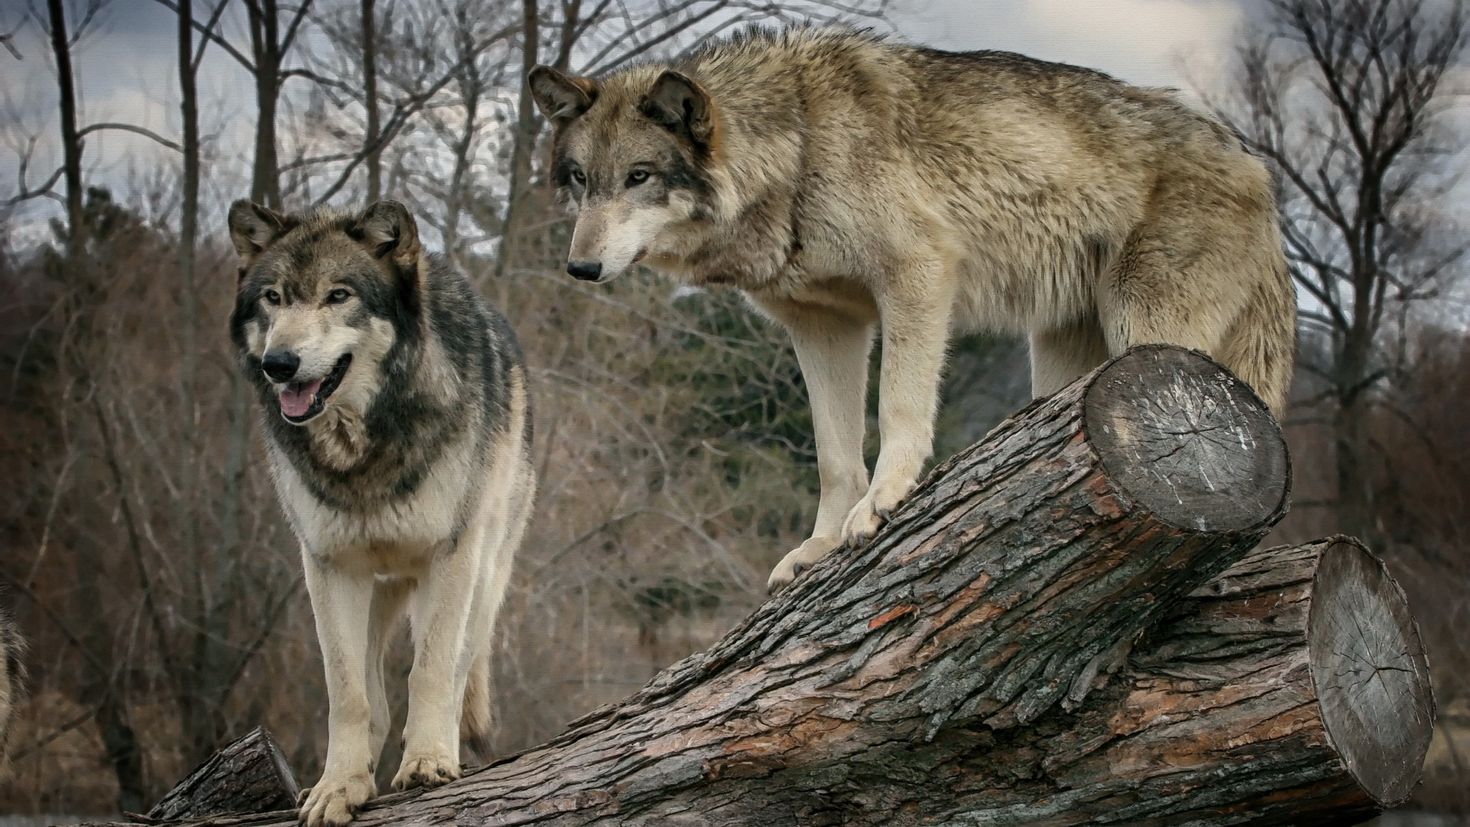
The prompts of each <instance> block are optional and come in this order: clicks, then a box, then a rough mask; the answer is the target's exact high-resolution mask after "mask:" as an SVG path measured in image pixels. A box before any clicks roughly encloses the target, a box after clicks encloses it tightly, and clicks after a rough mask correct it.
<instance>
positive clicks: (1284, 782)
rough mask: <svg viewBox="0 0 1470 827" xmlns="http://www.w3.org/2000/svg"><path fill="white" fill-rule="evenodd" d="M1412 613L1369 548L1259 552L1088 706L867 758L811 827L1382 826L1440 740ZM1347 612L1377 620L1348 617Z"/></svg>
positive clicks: (1200, 594)
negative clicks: (886, 826) (888, 824)
mask: <svg viewBox="0 0 1470 827" xmlns="http://www.w3.org/2000/svg"><path fill="white" fill-rule="evenodd" d="M1407 608H1408V604H1407V601H1406V599H1405V597H1404V594H1403V592H1402V591H1401V590H1400V589H1399V587H1398V585H1397V583H1395V582H1394V581H1393V579H1392V578H1391V577H1389V576H1388V573H1387V571H1386V570H1385V569H1384V567H1383V564H1382V563H1381V562H1379V561H1378V560H1377V559H1376V558H1375V557H1373V555H1371V554H1370V553H1368V552H1367V551H1366V550H1365V549H1364V548H1363V546H1362V545H1361V544H1360V543H1359V542H1358V541H1356V540H1351V539H1348V538H1344V537H1333V538H1328V539H1326V540H1319V541H1316V542H1313V543H1308V544H1305V545H1301V546H1294V547H1292V546H1282V547H1277V548H1272V549H1260V550H1256V551H1253V552H1251V553H1250V554H1249V555H1247V556H1246V557H1245V558H1244V559H1242V560H1241V561H1240V562H1239V563H1237V564H1235V565H1234V566H1232V567H1231V568H1230V569H1229V570H1227V571H1226V572H1225V573H1223V574H1222V575H1220V576H1219V577H1217V578H1215V579H1214V580H1212V581H1211V582H1209V583H1207V584H1206V585H1205V586H1203V587H1202V588H1200V589H1199V590H1197V591H1196V592H1195V593H1194V594H1193V595H1191V596H1190V597H1189V598H1188V599H1187V600H1185V601H1183V602H1181V603H1180V604H1178V605H1177V606H1175V607H1174V608H1173V609H1172V610H1171V611H1170V612H1169V613H1168V615H1167V616H1166V617H1165V618H1164V619H1163V620H1162V621H1161V622H1160V624H1159V625H1158V626H1157V627H1156V628H1155V629H1154V630H1153V631H1151V632H1150V633H1149V634H1148V636H1147V637H1146V638H1145V639H1144V640H1143V641H1142V642H1141V643H1140V645H1139V646H1138V647H1137V648H1136V649H1135V651H1134V653H1133V655H1132V656H1131V657H1130V658H1129V661H1128V664H1127V667H1126V668H1125V669H1124V670H1122V672H1121V673H1120V674H1118V675H1116V676H1114V677H1113V678H1112V679H1111V680H1109V681H1108V682H1107V685H1106V686H1105V687H1103V688H1102V689H1100V690H1099V691H1097V692H1095V693H1094V694H1093V695H1092V697H1090V698H1089V699H1088V700H1087V702H1086V703H1085V704H1084V705H1083V708H1082V709H1080V710H1078V711H1077V712H1076V713H1072V714H1066V713H1063V714H1056V715H1048V716H1046V717H1045V718H1044V719H1043V720H1042V721H1040V722H1038V723H1037V724H1035V725H1033V726H1030V727H1026V728H1023V729H1017V730H1011V731H1009V732H999V733H997V732H990V731H987V730H986V729H985V728H984V727H978V726H974V725H967V726H964V727H957V728H953V729H950V730H947V731H946V732H944V733H942V734H941V735H940V737H938V738H936V739H935V740H934V741H933V742H931V743H929V744H922V745H908V746H904V747H901V748H898V749H895V750H893V751H892V752H889V753H882V752H878V753H874V754H871V755H865V756H862V761H861V762H860V763H854V764H852V765H850V766H848V767H846V768H844V771H843V773H842V774H841V775H840V776H838V779H839V780H838V782H837V783H835V784H834V785H833V788H832V789H841V788H847V789H849V790H850V791H851V796H852V798H849V799H848V800H847V801H846V802H844V803H845V807H844V809H842V810H841V811H840V812H838V811H834V812H832V813H830V814H828V815H829V816H830V817H828V818H826V819H823V820H821V821H817V820H815V819H808V818H803V819H802V820H801V821H802V823H803V824H806V823H830V824H859V825H862V824H873V825H877V824H881V823H884V820H883V818H884V816H882V815H880V813H885V812H886V813H888V814H901V815H891V816H890V817H891V818H892V819H893V822H895V823H923V824H984V825H993V827H1005V826H1006V825H1021V824H1027V825H1031V824H1040V825H1054V826H1055V825H1077V824H1130V825H1132V824H1142V825H1186V824H1187V825H1201V827H1203V826H1205V825H1234V824H1261V825H1265V824H1292V825H1313V824H1322V825H1327V824H1334V825H1338V824H1355V823H1359V822H1362V821H1366V820H1368V819H1370V818H1372V817H1374V816H1375V815H1377V814H1378V812H1380V811H1381V810H1382V809H1383V808H1385V807H1389V806H1394V805H1396V804H1400V803H1402V802H1403V801H1404V799H1406V798H1407V797H1408V794H1409V792H1410V790H1411V789H1412V787H1413V786H1414V784H1415V783H1416V782H1417V780H1418V777H1419V771H1420V768H1421V766H1422V764H1423V760H1424V755H1425V752H1426V750H1427V749H1428V745H1429V738H1430V735H1431V732H1432V729H1433V704H1432V702H1431V701H1430V698H1429V672H1428V668H1427V664H1426V663H1425V660H1424V654H1423V649H1422V647H1421V646H1420V642H1419V635H1418V630H1417V628H1416V627H1415V626H1414V624H1413V622H1412V620H1410V619H1409V617H1408V613H1407ZM1344 610H1347V611H1348V612H1349V613H1350V614H1352V615H1354V616H1356V617H1358V618H1361V619H1363V620H1362V622H1361V624H1357V623H1349V624H1346V625H1344V624H1343V623H1341V621H1340V613H1341V612H1342V611H1344ZM1368 618H1372V620H1371V621H1370V620H1367V619H1368ZM1385 677H1387V678H1388V680H1387V681H1384V678H1385ZM1340 687H1353V688H1354V691H1352V692H1350V693H1347V695H1346V698H1347V699H1346V700H1343V698H1344V693H1343V692H1342V691H1341V690H1340V689H1339V688H1340ZM1362 724H1371V726H1370V727H1369V728H1368V729H1367V730H1366V731H1365V730H1360V729H1358V727H1359V726H1361V725H1362ZM1345 732H1346V733H1348V736H1347V737H1344V736H1343V733H1345ZM894 767H901V768H903V771H902V775H901V776H899V777H898V778H894V777H893V771H892V768H894ZM859 797H860V798H859ZM834 798H835V797H834ZM854 798H859V800H862V801H863V802H865V803H864V804H863V805H862V806H854V805H853V804H852V800H853V799H854Z"/></svg>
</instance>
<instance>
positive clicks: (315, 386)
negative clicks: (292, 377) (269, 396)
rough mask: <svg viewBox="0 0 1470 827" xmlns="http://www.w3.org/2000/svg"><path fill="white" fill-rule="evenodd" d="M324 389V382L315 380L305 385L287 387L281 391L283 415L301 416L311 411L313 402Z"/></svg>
mask: <svg viewBox="0 0 1470 827" xmlns="http://www.w3.org/2000/svg"><path fill="white" fill-rule="evenodd" d="M321 389H322V380H320V379H313V380H312V381H310V382H307V383H306V384H304V385H295V384H292V385H287V386H286V389H285V390H283V391H281V397H280V399H281V413H283V414H285V415H286V416H301V415H302V414H305V413H306V412H307V411H309V410H311V400H312V399H313V398H314V397H315V396H316V392H317V391H319V390H321Z"/></svg>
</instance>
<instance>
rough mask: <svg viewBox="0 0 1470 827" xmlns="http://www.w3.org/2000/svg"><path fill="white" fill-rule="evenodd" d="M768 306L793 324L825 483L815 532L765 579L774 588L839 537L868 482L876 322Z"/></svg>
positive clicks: (815, 309)
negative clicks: (865, 438) (866, 461)
mask: <svg viewBox="0 0 1470 827" xmlns="http://www.w3.org/2000/svg"><path fill="white" fill-rule="evenodd" d="M767 309H768V310H769V311H770V312H771V314H772V315H773V316H775V317H776V318H777V320H779V321H781V322H782V323H783V324H784V325H785V326H786V329H787V330H788V332H790V334H791V343H792V346H793V347H794V348H795V350H796V360H797V362H798V363H800V365H801V375H802V379H803V381H804V382H805V383H806V388H807V395H808V396H809V397H810V400H811V407H812V428H813V431H814V432H815V436H816V439H817V473H818V475H819V476H820V478H821V483H822V495H821V500H820V501H819V503H818V505H817V519H816V524H815V526H814V527H813V528H812V534H811V537H810V538H809V539H807V541H806V542H804V543H802V544H801V545H800V546H798V547H797V548H796V549H795V550H793V551H791V552H789V553H787V555H786V556H785V557H783V558H782V559H781V562H780V563H777V564H776V567H775V569H773V570H772V571H771V576H770V578H769V579H768V580H767V581H766V588H767V589H768V590H770V591H773V592H774V591H776V590H777V589H780V588H782V587H784V586H786V585H787V584H788V583H790V582H791V580H792V579H793V578H794V577H796V575H797V574H799V573H800V571H801V569H803V568H805V567H807V566H810V565H811V564H813V563H815V562H816V561H818V560H820V559H822V557H824V556H825V555H826V554H827V552H829V551H831V550H832V549H834V548H836V547H837V546H838V545H839V544H840V543H841V542H842V521H843V519H844V518H846V517H847V514H848V512H849V511H850V510H851V509H852V506H853V504H854V503H856V502H857V501H858V500H859V499H861V498H862V496H863V492H864V491H865V490H866V489H867V487H868V468H867V466H866V465H865V464H864V463H863V431H864V428H865V426H866V424H867V423H866V422H865V421H864V420H865V416H866V411H865V410H864V408H865V407H866V399H867V394H868V354H869V353H870V352H871V350H872V346H873V325H872V323H871V322H869V321H867V320H865V319H861V318H856V317H854V316H852V315H849V314H844V313H839V312H836V311H833V310H830V309H827V308H824V307H813V306H808V305H797V304H795V303H782V304H780V305H777V306H767Z"/></svg>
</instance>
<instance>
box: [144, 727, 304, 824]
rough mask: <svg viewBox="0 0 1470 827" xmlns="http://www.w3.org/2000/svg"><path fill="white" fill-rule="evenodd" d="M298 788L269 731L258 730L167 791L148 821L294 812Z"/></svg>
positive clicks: (252, 731)
mask: <svg viewBox="0 0 1470 827" xmlns="http://www.w3.org/2000/svg"><path fill="white" fill-rule="evenodd" d="M299 792H300V789H299V788H298V787H297V785H296V777H295V776H294V775H293V774H292V773H291V768H290V767H289V766H288V765H287V763H286V757H285V756H284V755H282V754H281V749H280V747H278V746H276V742H275V740H274V739H273V738H271V735H270V733H269V732H267V731H266V730H265V729H264V728H261V727H256V728H255V729H253V730H251V732H250V734H248V735H246V736H245V737H244V738H241V739H240V740H238V741H235V742H234V743H232V744H230V745H228V746H226V747H225V748H224V749H222V750H220V751H219V752H217V753H215V754H214V755H213V756H212V757H210V758H209V760H207V761H205V762H204V763H203V764H200V765H199V766H198V767H195V768H194V771H193V772H191V773H189V775H188V776H187V777H186V778H185V779H184V780H183V781H180V782H179V783H178V785H177V786H175V787H174V788H173V789H172V790H169V791H168V793H167V794H165V795H164V796H163V798H161V799H159V801H158V803H157V804H155V805H153V809H151V810H149V811H148V817H149V818H150V819H156V820H160V821H168V820H178V819H182V818H205V817H207V816H212V815H223V814H229V813H259V812H266V811H270V810H279V809H284V808H287V807H291V806H293V805H294V804H295V803H296V795H297V793H299Z"/></svg>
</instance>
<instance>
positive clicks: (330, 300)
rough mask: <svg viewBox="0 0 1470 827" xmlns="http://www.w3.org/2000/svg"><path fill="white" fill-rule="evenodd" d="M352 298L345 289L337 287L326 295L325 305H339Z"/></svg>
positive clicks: (349, 292)
mask: <svg viewBox="0 0 1470 827" xmlns="http://www.w3.org/2000/svg"><path fill="white" fill-rule="evenodd" d="M350 298H352V293H351V291H349V290H348V289H347V288H345V287H338V288H337V289H336V290H333V291H332V292H330V293H328V294H327V304H341V303H342V302H345V301H347V300H348V299H350Z"/></svg>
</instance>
